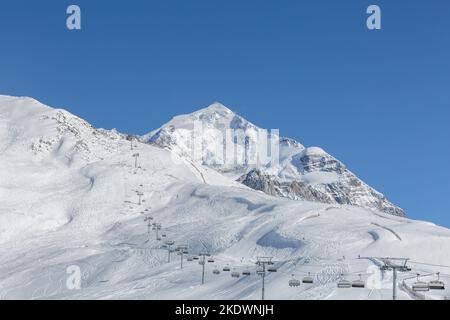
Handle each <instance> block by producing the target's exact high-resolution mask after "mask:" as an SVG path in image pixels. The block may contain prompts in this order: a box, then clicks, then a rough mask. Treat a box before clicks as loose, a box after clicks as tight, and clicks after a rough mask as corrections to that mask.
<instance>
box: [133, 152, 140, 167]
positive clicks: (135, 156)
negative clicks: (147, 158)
mask: <svg viewBox="0 0 450 320" xmlns="http://www.w3.org/2000/svg"><path fill="white" fill-rule="evenodd" d="M133 158H134V167H135V168H137V161H138V158H139V153H133Z"/></svg>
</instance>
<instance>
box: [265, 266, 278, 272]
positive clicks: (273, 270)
mask: <svg viewBox="0 0 450 320" xmlns="http://www.w3.org/2000/svg"><path fill="white" fill-rule="evenodd" d="M267 271H268V272H277V268H275V267H269V268H267Z"/></svg>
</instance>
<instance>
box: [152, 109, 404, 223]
mask: <svg viewBox="0 0 450 320" xmlns="http://www.w3.org/2000/svg"><path fill="white" fill-rule="evenodd" d="M194 123H195V124H196V125H197V126H198V123H201V126H202V128H203V129H202V130H201V131H198V130H195V129H194V127H195V125H194ZM211 129H214V130H211ZM227 129H232V130H238V131H239V132H240V134H239V137H238V139H237V138H236V137H234V140H233V147H234V152H235V154H236V155H238V158H239V157H240V156H241V157H242V158H245V157H246V155H247V154H248V153H249V145H251V144H252V142H255V139H256V138H255V137H256V136H257V134H258V130H261V129H260V128H258V127H257V126H255V125H253V124H252V123H250V122H249V121H247V120H245V119H244V118H242V117H240V116H239V115H237V114H235V113H234V112H232V111H231V110H230V109H228V108H226V107H225V106H223V105H221V104H218V103H215V104H213V105H211V106H209V107H207V108H204V109H201V110H199V111H196V112H194V113H192V114H189V115H182V116H177V117H175V118H174V119H172V120H171V121H170V122H169V123H167V124H166V125H164V126H162V127H161V128H159V129H157V130H155V131H153V132H151V133H149V134H148V135H146V136H144V137H143V139H144V140H145V141H147V142H148V143H151V144H154V145H158V146H159V147H162V148H166V149H170V150H172V151H173V152H176V153H177V154H179V155H181V156H184V157H188V158H190V159H192V160H195V161H198V162H201V163H202V164H203V165H207V166H209V167H211V168H213V169H215V170H218V171H220V172H221V173H224V174H226V175H228V176H231V177H233V178H235V179H236V180H238V181H239V182H241V183H243V184H245V185H247V186H248V187H251V188H253V189H255V190H260V191H263V192H265V193H267V194H270V195H274V196H278V197H285V198H289V199H293V200H309V201H319V202H324V203H335V204H348V205H355V206H360V207H364V208H368V209H376V210H380V211H382V212H386V213H389V214H392V215H396V216H404V215H405V213H404V211H403V210H402V209H401V208H399V207H397V206H395V205H394V204H392V203H391V202H389V201H388V200H387V199H386V198H385V196H384V195H383V194H381V193H380V192H378V191H376V190H375V189H373V188H371V187H370V186H369V185H367V184H366V183H364V182H363V181H361V180H360V179H359V178H358V177H357V176H356V175H355V174H353V173H352V172H351V171H350V170H348V169H347V167H346V166H345V165H344V164H343V163H342V162H340V161H339V160H337V159H335V158H334V157H332V156H331V155H329V154H328V153H326V152H325V151H324V150H322V149H321V148H318V147H310V148H305V147H304V146H303V145H302V144H301V143H299V142H297V141H295V140H293V139H290V138H283V137H280V138H279V150H278V151H279V161H277V163H276V164H274V163H271V162H270V161H266V162H262V163H259V164H249V163H247V162H246V161H243V162H241V163H235V162H231V163H230V162H227V161H222V160H223V159H224V157H225V155H224V150H223V148H222V145H221V143H219V142H221V139H222V138H223V136H221V135H217V132H223V131H224V130H227ZM193 138H195V139H193ZM193 150H202V152H201V155H202V156H201V157H196V156H194V152H193ZM196 154H197V155H198V154H199V153H198V152H197V153H196ZM245 159H246V158H245Z"/></svg>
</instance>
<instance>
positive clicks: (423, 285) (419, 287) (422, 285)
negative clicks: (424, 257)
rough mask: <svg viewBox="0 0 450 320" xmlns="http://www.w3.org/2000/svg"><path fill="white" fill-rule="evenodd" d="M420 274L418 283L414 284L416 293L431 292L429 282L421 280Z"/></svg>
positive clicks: (413, 287)
mask: <svg viewBox="0 0 450 320" xmlns="http://www.w3.org/2000/svg"><path fill="white" fill-rule="evenodd" d="M419 277H420V274H417V281H416V282H414V283H413V285H412V289H413V291H415V292H422V291H429V290H430V286H429V285H428V283H427V282H424V281H420V280H419Z"/></svg>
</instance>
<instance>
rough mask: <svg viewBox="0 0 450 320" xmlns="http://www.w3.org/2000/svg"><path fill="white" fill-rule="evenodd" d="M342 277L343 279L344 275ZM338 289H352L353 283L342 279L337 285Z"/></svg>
mask: <svg viewBox="0 0 450 320" xmlns="http://www.w3.org/2000/svg"><path fill="white" fill-rule="evenodd" d="M341 276H342V277H343V276H344V275H343V274H341ZM337 287H338V288H339V289H348V288H351V287H352V283H351V282H350V281H348V280H347V279H341V280H339V282H338V283H337Z"/></svg>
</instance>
